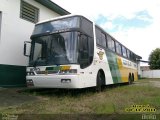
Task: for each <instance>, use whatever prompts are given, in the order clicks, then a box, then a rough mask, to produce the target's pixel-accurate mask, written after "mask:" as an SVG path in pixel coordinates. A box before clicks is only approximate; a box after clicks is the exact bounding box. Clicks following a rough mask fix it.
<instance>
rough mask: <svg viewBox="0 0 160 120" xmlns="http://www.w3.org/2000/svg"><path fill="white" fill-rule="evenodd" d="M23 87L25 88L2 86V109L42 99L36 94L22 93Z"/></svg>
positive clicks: (0, 102)
mask: <svg viewBox="0 0 160 120" xmlns="http://www.w3.org/2000/svg"><path fill="white" fill-rule="evenodd" d="M22 89H24V88H0V109H3V108H5V107H12V106H17V105H21V104H23V103H26V102H32V101H35V100H39V99H40V98H38V97H36V96H31V95H25V94H22V93H21V92H20V91H21V90H22Z"/></svg>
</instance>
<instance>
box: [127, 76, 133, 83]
mask: <svg viewBox="0 0 160 120" xmlns="http://www.w3.org/2000/svg"><path fill="white" fill-rule="evenodd" d="M132 82H133V81H132V76H131V74H129V76H128V85H131V84H132Z"/></svg>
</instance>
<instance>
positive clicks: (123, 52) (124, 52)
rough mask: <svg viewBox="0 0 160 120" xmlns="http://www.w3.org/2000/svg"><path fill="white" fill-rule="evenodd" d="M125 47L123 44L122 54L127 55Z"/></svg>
mask: <svg viewBox="0 0 160 120" xmlns="http://www.w3.org/2000/svg"><path fill="white" fill-rule="evenodd" d="M126 52H127V51H126V48H125V47H124V46H122V54H123V56H124V57H127V53H126Z"/></svg>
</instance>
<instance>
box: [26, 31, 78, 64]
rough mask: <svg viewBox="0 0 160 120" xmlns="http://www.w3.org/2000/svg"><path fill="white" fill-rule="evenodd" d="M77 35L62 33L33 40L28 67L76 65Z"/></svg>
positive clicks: (75, 33) (76, 33)
mask: <svg viewBox="0 0 160 120" xmlns="http://www.w3.org/2000/svg"><path fill="white" fill-rule="evenodd" d="M78 34H79V33H78V32H64V33H54V34H50V35H47V36H41V37H35V38H33V39H32V47H31V56H30V63H29V64H30V66H46V65H62V64H76V63H77V61H78V50H77V39H78V37H77V36H78Z"/></svg>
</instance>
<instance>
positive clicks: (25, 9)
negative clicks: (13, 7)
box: [20, 0, 39, 23]
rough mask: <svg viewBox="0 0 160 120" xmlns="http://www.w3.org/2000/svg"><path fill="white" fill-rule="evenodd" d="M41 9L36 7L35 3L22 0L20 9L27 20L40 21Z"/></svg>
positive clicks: (21, 14)
mask: <svg viewBox="0 0 160 120" xmlns="http://www.w3.org/2000/svg"><path fill="white" fill-rule="evenodd" d="M38 15H39V9H38V8H36V7H34V6H33V5H31V4H29V3H27V2H25V1H23V0H22V1H21V9H20V17H21V18H22V19H25V20H27V21H30V22H33V23H36V22H38Z"/></svg>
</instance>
